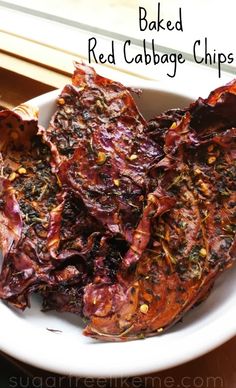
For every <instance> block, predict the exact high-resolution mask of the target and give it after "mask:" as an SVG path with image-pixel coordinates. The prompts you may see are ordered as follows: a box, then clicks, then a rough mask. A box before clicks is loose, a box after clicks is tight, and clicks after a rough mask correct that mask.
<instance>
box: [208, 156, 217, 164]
mask: <svg viewBox="0 0 236 388" xmlns="http://www.w3.org/2000/svg"><path fill="white" fill-rule="evenodd" d="M215 161H216V157H215V156H210V158H208V161H207V163H208V164H213V163H215Z"/></svg>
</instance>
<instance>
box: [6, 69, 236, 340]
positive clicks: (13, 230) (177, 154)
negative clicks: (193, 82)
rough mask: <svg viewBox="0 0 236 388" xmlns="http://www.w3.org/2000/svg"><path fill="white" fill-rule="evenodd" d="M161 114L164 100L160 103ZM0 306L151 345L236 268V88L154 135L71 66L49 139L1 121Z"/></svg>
mask: <svg viewBox="0 0 236 388" xmlns="http://www.w3.org/2000/svg"><path fill="white" fill-rule="evenodd" d="M156 104H157V109H158V100H157V102H156ZM0 152H1V160H0V164H1V166H0V167H1V176H0V222H1V223H0V244H1V251H2V256H3V264H2V269H1V275H0V298H1V299H3V300H5V301H6V302H7V303H8V304H9V305H11V306H14V307H17V308H20V309H25V308H26V307H27V306H30V299H29V297H30V295H31V294H32V293H33V292H34V293H35V292H36V293H38V294H40V295H41V296H42V298H43V310H52V309H54V310H57V311H68V312H72V313H76V314H78V315H79V316H82V317H83V318H85V319H86V320H87V322H88V325H87V327H86V328H85V330H84V334H85V335H88V336H91V337H94V338H101V339H103V340H109V341H121V340H128V339H135V338H144V337H147V336H153V335H157V334H159V333H162V332H163V331H164V330H165V329H167V328H168V327H170V326H171V325H173V324H174V323H175V322H177V321H179V320H180V319H181V318H182V317H183V315H184V314H185V312H187V311H188V310H189V309H190V308H191V307H192V306H194V305H195V304H197V303H199V302H201V301H202V300H203V299H205V298H206V297H207V295H208V294H209V291H210V289H211V287H212V285H213V283H214V281H215V279H216V278H217V276H218V275H219V274H220V273H222V272H223V271H224V270H225V269H227V268H230V267H231V266H232V264H233V262H234V259H235V253H236V243H235V231H236V193H235V188H236V80H234V81H232V82H231V83H230V84H228V85H226V86H224V87H221V88H218V89H216V90H215V91H213V92H212V93H211V94H210V95H209V97H208V98H207V99H202V98H199V99H198V100H197V101H196V102H194V103H192V104H191V105H190V106H189V107H188V108H186V109H172V110H169V111H167V112H164V113H163V114H161V115H159V116H157V117H155V118H153V119H152V120H150V121H149V122H147V121H146V120H145V119H144V118H143V116H142V115H141V114H140V112H139V110H138V108H137V106H136V103H135V101H134V99H133V97H132V94H131V92H130V90H129V89H127V88H125V87H124V86H123V85H121V84H120V83H118V82H115V81H111V80H109V79H106V78H104V77H101V76H99V75H98V74H96V72H95V71H94V70H93V69H92V68H91V67H88V66H86V65H83V64H79V63H77V64H76V67H75V72H74V75H73V77H72V84H71V85H66V86H65V87H64V89H63V90H62V92H61V94H60V96H59V97H58V99H57V109H56V112H55V114H54V115H53V117H52V118H51V121H50V124H49V127H48V128H47V129H45V128H43V127H41V126H40V125H39V124H38V120H37V111H36V110H34V109H33V108H31V107H29V106H27V105H21V106H19V107H18V108H16V109H15V110H14V111H10V110H5V111H1V112H0Z"/></svg>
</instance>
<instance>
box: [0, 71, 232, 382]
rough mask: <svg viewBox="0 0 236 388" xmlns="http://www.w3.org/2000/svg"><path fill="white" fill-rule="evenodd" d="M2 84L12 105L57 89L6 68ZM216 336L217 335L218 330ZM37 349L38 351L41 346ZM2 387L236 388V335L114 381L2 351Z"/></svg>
mask: <svg viewBox="0 0 236 388" xmlns="http://www.w3.org/2000/svg"><path fill="white" fill-rule="evenodd" d="M0 85H1V87H0V94H1V96H0V104H1V105H5V106H8V107H12V106H15V105H18V104H20V103H21V102H24V101H26V100H28V99H30V98H32V97H35V96H37V95H40V94H42V93H46V92H47V91H50V90H52V89H53V88H52V87H51V86H47V85H44V84H42V83H39V82H36V81H33V80H31V79H29V78H25V77H22V76H19V75H16V74H14V73H11V72H8V71H6V70H3V69H1V70H0ZM0 335H4V333H0ZM215 335H216V336H217V333H215ZM35 351H36V352H37V349H35ZM101 356H102V355H101ZM65 357H67V355H65ZM144 357H145V355H144ZM108 373H109V371H108ZM27 376H28V377H27ZM0 387H1V388H5V387H6V388H7V387H40V388H52V387H53V388H54V387H57V388H74V387H76V388H80V387H81V388H83V387H86V388H93V387H99V388H106V387H110V388H113V387H114V388H126V387H134V388H141V387H145V388H146V387H147V388H149V387H150V388H236V337H235V338H233V339H231V340H230V341H229V342H227V343H226V344H224V345H222V346H221V347H219V348H218V349H216V350H214V351H212V352H210V353H209V354H207V355H204V356H202V357H200V358H198V359H196V360H193V361H191V362H189V363H186V364H184V365H181V366H178V367H176V368H172V369H168V370H166V371H163V372H161V373H156V374H152V375H149V376H142V377H138V376H136V377H135V378H130V379H128V380H127V379H126V378H124V379H113V380H111V379H105V380H104V379H98V380H96V379H90V380H88V379H77V380H76V379H75V378H72V377H71V378H66V377H64V376H63V377H62V376H58V375H54V374H53V373H49V372H45V371H40V370H38V369H35V368H32V367H30V366H28V365H25V364H22V363H19V362H18V361H15V360H13V359H11V358H8V357H6V355H3V354H2V355H0Z"/></svg>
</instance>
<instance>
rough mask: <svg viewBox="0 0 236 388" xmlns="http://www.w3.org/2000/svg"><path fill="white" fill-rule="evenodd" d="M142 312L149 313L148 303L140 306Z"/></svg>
mask: <svg viewBox="0 0 236 388" xmlns="http://www.w3.org/2000/svg"><path fill="white" fill-rule="evenodd" d="M140 311H141V313H142V314H147V312H148V305H147V304H146V303H144V304H142V305H141V306H140Z"/></svg>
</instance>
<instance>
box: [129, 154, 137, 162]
mask: <svg viewBox="0 0 236 388" xmlns="http://www.w3.org/2000/svg"><path fill="white" fill-rule="evenodd" d="M137 158H138V155H136V154H132V155H130V157H129V160H131V161H132V160H136V159H137Z"/></svg>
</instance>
